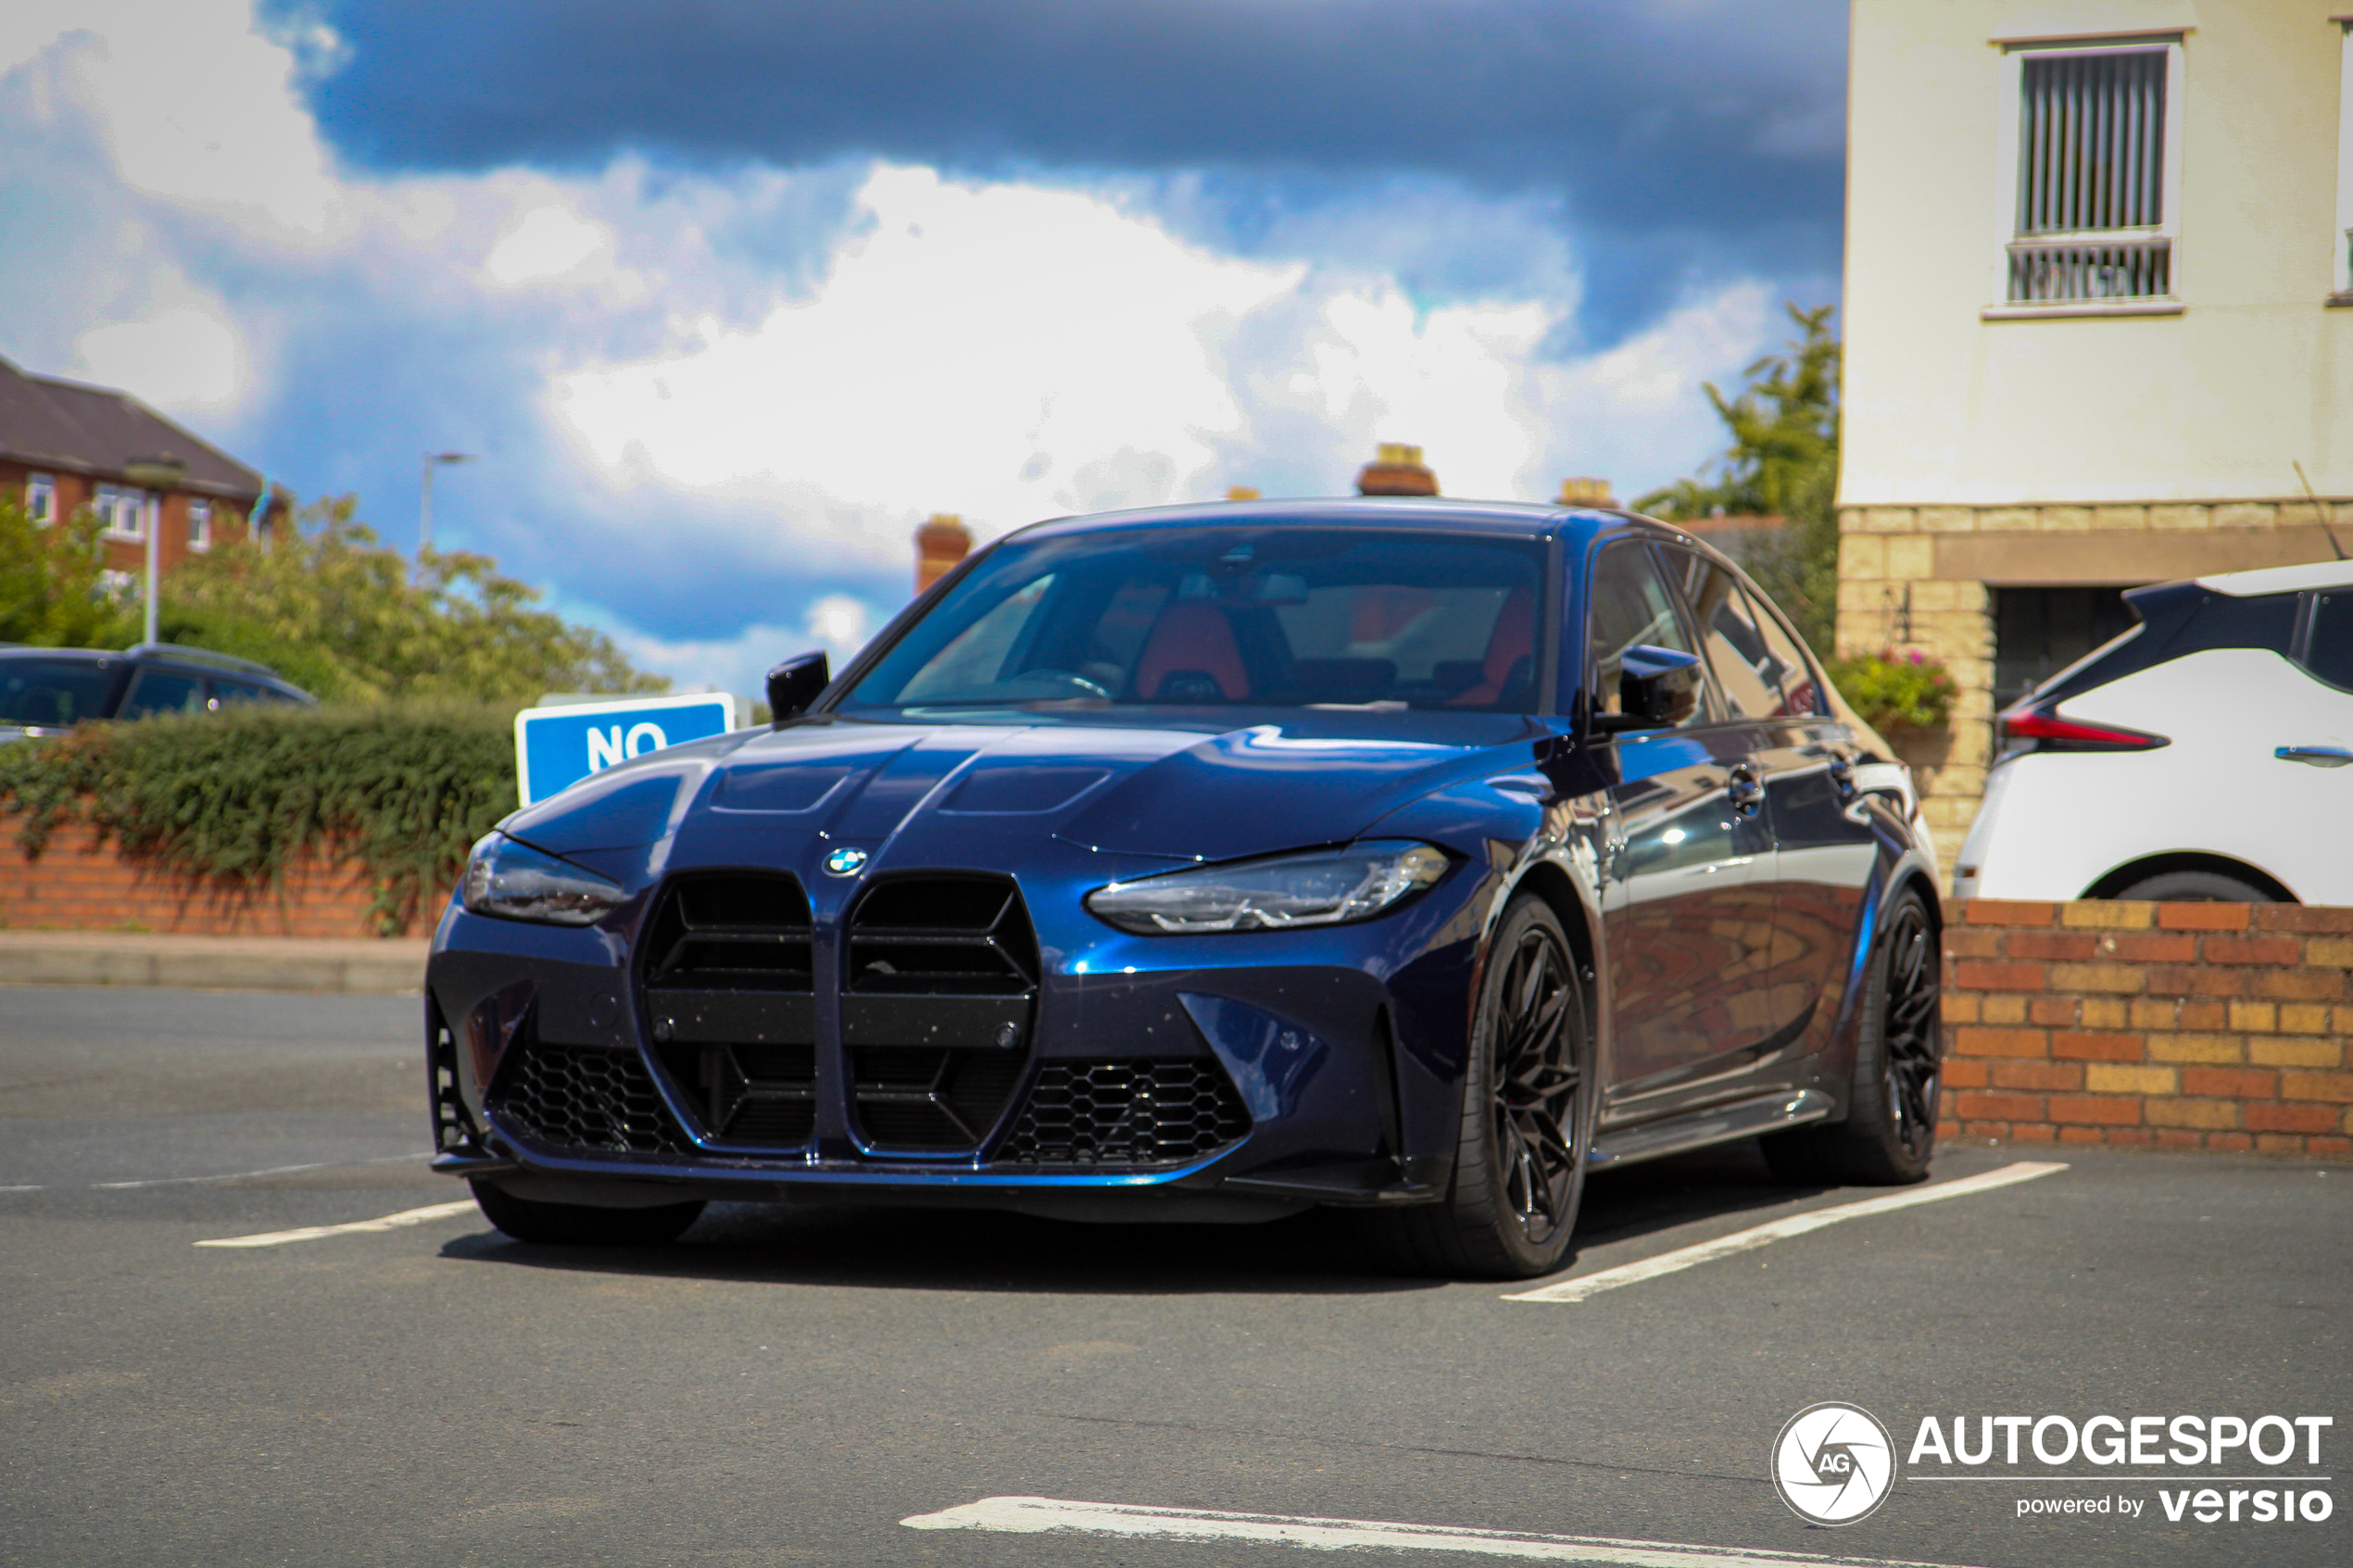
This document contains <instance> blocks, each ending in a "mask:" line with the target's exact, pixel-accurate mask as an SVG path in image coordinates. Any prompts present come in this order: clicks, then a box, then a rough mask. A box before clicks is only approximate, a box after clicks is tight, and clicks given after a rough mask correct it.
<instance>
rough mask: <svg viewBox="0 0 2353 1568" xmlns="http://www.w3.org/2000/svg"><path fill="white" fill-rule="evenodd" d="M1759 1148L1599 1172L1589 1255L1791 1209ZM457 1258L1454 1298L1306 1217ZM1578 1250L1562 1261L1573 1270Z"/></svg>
mask: <svg viewBox="0 0 2353 1568" xmlns="http://www.w3.org/2000/svg"><path fill="white" fill-rule="evenodd" d="M1808 1190H1810V1189H1806V1188H1795V1187H1790V1186H1786V1185H1781V1184H1780V1183H1778V1182H1776V1181H1774V1179H1773V1178H1772V1176H1771V1174H1770V1173H1768V1171H1767V1170H1766V1169H1765V1162H1764V1160H1763V1159H1762V1158H1761V1157H1759V1156H1758V1155H1757V1154H1756V1152H1755V1145H1754V1144H1753V1143H1752V1144H1747V1145H1732V1146H1728V1147H1727V1148H1724V1149H1717V1150H1708V1151H1706V1152H1705V1153H1702V1154H1696V1155H1686V1156H1680V1157H1678V1158H1676V1159H1673V1160H1659V1161H1657V1162H1655V1163H1654V1164H1648V1165H1642V1166H1638V1167H1635V1168H1634V1169H1632V1170H1629V1171H1624V1172H1616V1173H1608V1174H1605V1175H1596V1176H1595V1177H1593V1178H1592V1180H1591V1181H1589V1182H1588V1183H1587V1185H1586V1192H1585V1201H1584V1207H1583V1210H1582V1211H1581V1213H1580V1215H1579V1223H1578V1230H1577V1245H1578V1248H1579V1249H1581V1248H1585V1247H1590V1246H1594V1245H1598V1244H1601V1243H1604V1242H1612V1241H1619V1240H1624V1239H1626V1238H1628V1237H1630V1236H1642V1235H1644V1234H1647V1233H1650V1232H1653V1231H1660V1230H1667V1229H1670V1228H1672V1227H1674V1226H1676V1225H1680V1224H1687V1223H1692V1222H1693V1221H1698V1220H1705V1219H1710V1218H1713V1217H1716V1216H1719V1215H1723V1214H1730V1213H1738V1212H1741V1211H1743V1210H1750V1209H1760V1208H1766V1207H1769V1206H1773V1205H1778V1204H1783V1203H1787V1202H1788V1201H1790V1200H1791V1199H1792V1198H1798V1197H1802V1196H1804V1195H1805V1194H1806V1191H1808ZM441 1255H442V1256H443V1257H445V1258H447V1259H451V1260H455V1261H468V1262H483V1263H504V1264H510V1265H514V1266H520V1267H524V1268H535V1269H556V1270H563V1271H568V1272H585V1273H606V1274H627V1275H634V1276H643V1277H651V1278H677V1279H696V1280H712V1281H726V1282H743V1283H754V1284H774V1285H818V1286H858V1287H863V1288H869V1289H886V1290H893V1289H895V1290H972V1291H1002V1292H1016V1293H1022V1294H1081V1295H1114V1296H1117V1295H1132V1296H1182V1295H1201V1294H1212V1293H1216V1294H1233V1293H1247V1294H1265V1295H1364V1294H1371V1293H1378V1292H1397V1291H1415V1290H1436V1289H1442V1288H1444V1287H1445V1286H1448V1285H1449V1284H1452V1283H1454V1282H1453V1281H1449V1280H1445V1279H1438V1278H1432V1277H1429V1276H1427V1275H1416V1274H1412V1273H1403V1272H1400V1271H1393V1270H1388V1269H1385V1268H1384V1266H1383V1264H1382V1262H1381V1261H1380V1258H1379V1254H1378V1249H1377V1248H1375V1246H1374V1245H1373V1244H1372V1243H1371V1242H1370V1240H1369V1238H1368V1237H1366V1236H1365V1234H1364V1232H1363V1230H1362V1229H1361V1228H1360V1226H1359V1225H1358V1224H1357V1223H1356V1222H1355V1218H1354V1216H1353V1215H1350V1214H1347V1213H1342V1212H1338V1211H1334V1210H1310V1211H1309V1212H1307V1213H1304V1214H1297V1215H1293V1216H1291V1217H1290V1218H1288V1219H1282V1220H1275V1221H1270V1222H1267V1223H1258V1224H1227V1225H1217V1224H1143V1223H1139V1224H1101V1223H1077V1222H1073V1221H1066V1220H1051V1219H1041V1218H1038V1217H1036V1216H1032V1215H1026V1214H1013V1213H1000V1212H996V1211H992V1210H974V1209H922V1208H911V1207H900V1206H889V1207H882V1206H876V1207H871V1208H848V1207H837V1206H834V1205H830V1204H828V1205H825V1206H823V1207H818V1206H810V1207H800V1206H796V1205H788V1204H764V1203H714V1204H712V1205H711V1207H710V1208H709V1209H707V1210H704V1212H703V1216H702V1218H701V1219H699V1220H698V1221H697V1222H696V1223H695V1225H694V1228H693V1229H691V1230H689V1231H688V1232H687V1233H686V1236H683V1237H682V1238H680V1239H679V1240H678V1241H677V1242H676V1243H674V1244H673V1245H671V1246H669V1247H661V1248H591V1247H539V1246H527V1245H525V1244H523V1243H521V1242H517V1241H513V1240H510V1239H509V1238H508V1237H506V1236H502V1235H500V1234H499V1233H498V1232H497V1231H494V1230H487V1229H485V1230H483V1231H479V1232H476V1233H475V1234H473V1235H471V1236H459V1237H455V1238H453V1239H452V1240H450V1241H449V1242H447V1244H445V1245H444V1246H443V1248H442V1249H441ZM1574 1261H1575V1254H1574V1252H1572V1254H1571V1256H1570V1258H1569V1259H1567V1260H1565V1261H1563V1264H1562V1267H1563V1268H1564V1269H1566V1268H1568V1267H1571V1266H1573V1265H1574Z"/></svg>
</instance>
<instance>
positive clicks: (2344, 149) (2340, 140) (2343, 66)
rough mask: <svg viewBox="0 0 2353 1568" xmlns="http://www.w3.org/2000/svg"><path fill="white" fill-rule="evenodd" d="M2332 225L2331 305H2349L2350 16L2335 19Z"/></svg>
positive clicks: (2352, 198) (2352, 188)
mask: <svg viewBox="0 0 2353 1568" xmlns="http://www.w3.org/2000/svg"><path fill="white" fill-rule="evenodd" d="M2335 20H2336V25H2337V28H2338V31H2339V34H2340V40H2339V43H2338V44H2337V93H2336V227H2335V229H2334V232H2332V233H2331V234H2330V236H2329V253H2330V255H2329V279H2330V282H2329V297H2328V303H2329V304H2331V305H2353V17H2339V18H2337V19H2335Z"/></svg>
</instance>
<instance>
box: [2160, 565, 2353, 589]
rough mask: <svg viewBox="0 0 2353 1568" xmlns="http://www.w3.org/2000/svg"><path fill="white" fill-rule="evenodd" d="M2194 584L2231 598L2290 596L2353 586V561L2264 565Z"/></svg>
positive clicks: (2202, 579)
mask: <svg viewBox="0 0 2353 1568" xmlns="http://www.w3.org/2000/svg"><path fill="white" fill-rule="evenodd" d="M2197 585H2198V586H2199V587H2201V588H2206V589H2210V590H2211V591H2213V592H2214V593H2217V594H2228V595H2230V596H2232V597H2233V598H2245V597H2247V596H2250V595H2254V594H2293V593H2296V591H2298V590H2299V589H2303V588H2343V587H2347V586H2353V560H2322V561H2313V562H2311V563H2310V564H2309V565H2306V566H2267V567H2264V568H2262V569H2260V570H2259V571H2219V572H2216V573H2214V574H2213V575H2211V576H2208V577H2201V578H2199V579H2197Z"/></svg>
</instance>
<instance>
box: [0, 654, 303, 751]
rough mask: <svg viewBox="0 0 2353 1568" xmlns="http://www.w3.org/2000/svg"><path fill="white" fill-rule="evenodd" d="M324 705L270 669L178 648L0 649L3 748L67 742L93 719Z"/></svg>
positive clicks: (0, 703) (231, 658)
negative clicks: (43, 739) (64, 737)
mask: <svg viewBox="0 0 2353 1568" xmlns="http://www.w3.org/2000/svg"><path fill="white" fill-rule="evenodd" d="M317 701H318V699H317V698H316V697H314V696H311V695H310V694H309V693H308V692H307V691H304V690H303V689H302V688H301V687H300V686H297V685H294V684H290V683H288V682H287V681H285V680H283V679H282V678H280V676H279V674H278V672H277V671H274V670H272V669H271V668H270V667H269V666H268V665H266V664H256V663H255V662H254V661H253V660H251V659H235V658H233V657H231V656H230V655H228V654H222V653H211V652H208V651H207V650H206V649H203V648H187V647H182V646H179V645H177V644H175V643H141V644H140V645H139V646H137V647H134V648H132V649H131V650H130V651H129V652H128V653H114V652H110V651H106V650H101V649H96V648H34V647H6V646H0V741H6V740H21V739H23V738H24V737H25V736H27V735H58V734H65V732H66V731H68V730H69V729H71V728H73V727H74V726H75V725H76V724H79V723H82V721H85V720H90V719H138V718H143V717H145V715H147V714H150V713H217V712H219V711H220V709H223V708H229V707H233V706H235V705H236V704H238V703H245V702H296V703H311V704H315V703H316V702H317Z"/></svg>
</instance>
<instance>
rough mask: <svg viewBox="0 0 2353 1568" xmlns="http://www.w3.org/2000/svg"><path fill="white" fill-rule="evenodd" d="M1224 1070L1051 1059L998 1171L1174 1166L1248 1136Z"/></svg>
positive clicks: (1184, 1063) (1193, 1061) (1001, 1153)
mask: <svg viewBox="0 0 2353 1568" xmlns="http://www.w3.org/2000/svg"><path fill="white" fill-rule="evenodd" d="M1250 1125H1251V1123H1250V1112H1249V1111H1248V1110H1246V1109H1244V1107H1243V1105H1242V1099H1241V1096H1240V1095H1239V1093H1237V1092H1236V1091H1235V1088H1234V1085H1233V1082H1232V1080H1230V1079H1229V1078H1227V1076H1226V1071H1225V1069H1224V1068H1222V1067H1220V1066H1219V1065H1218V1064H1217V1063H1216V1062H1215V1061H1214V1060H1210V1059H1208V1058H1205V1057H1185V1058H1181V1059H1175V1060H1151V1059H1147V1060H1127V1061H1049V1062H1046V1063H1045V1064H1043V1065H1042V1066H1040V1067H1039V1068H1038V1082H1037V1083H1036V1084H1035V1085H1031V1087H1030V1091H1029V1098H1028V1099H1027V1100H1026V1101H1024V1102H1023V1104H1022V1108H1021V1115H1020V1116H1019V1117H1018V1118H1017V1119H1016V1120H1015V1121H1014V1123H1013V1131H1012V1132H1011V1133H1009V1134H1007V1135H1006V1137H1005V1142H1004V1145H1003V1147H1001V1148H999V1149H998V1151H997V1158H996V1161H995V1162H996V1163H997V1164H1000V1165H1081V1166H1101V1165H1173V1164H1177V1163H1180V1162H1182V1161H1184V1160H1197V1159H1199V1158H1200V1157H1201V1156H1202V1155H1204V1154H1207V1153H1209V1152H1211V1151H1212V1150H1214V1149H1218V1148H1224V1147H1226V1146H1227V1144H1230V1143H1233V1142H1234V1141H1236V1140H1237V1139H1239V1138H1240V1137H1241V1136H1242V1135H1244V1134H1246V1133H1248V1132H1249V1131H1250Z"/></svg>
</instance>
